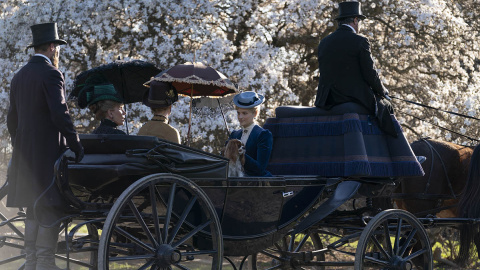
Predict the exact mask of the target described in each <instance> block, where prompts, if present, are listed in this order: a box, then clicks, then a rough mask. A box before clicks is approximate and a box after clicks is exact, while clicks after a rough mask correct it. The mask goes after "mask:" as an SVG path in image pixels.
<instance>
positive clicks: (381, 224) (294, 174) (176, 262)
mask: <svg viewBox="0 0 480 270" xmlns="http://www.w3.org/2000/svg"><path fill="white" fill-rule="evenodd" d="M339 110H340V111H334V112H333V113H335V115H332V112H329V113H326V112H324V111H322V110H319V109H316V108H288V107H283V108H279V109H277V118H271V119H268V120H267V122H266V124H265V126H264V127H265V128H267V129H269V130H271V131H272V133H273V135H274V142H275V143H274V148H273V149H274V150H273V152H272V158H271V163H270V167H269V169H270V171H271V172H272V173H273V174H274V175H275V177H267V178H258V177H237V178H232V177H227V171H228V160H227V159H225V158H223V157H221V156H217V155H213V154H210V153H205V152H202V151H199V150H196V149H192V148H189V147H186V146H182V145H177V144H173V143H169V142H166V141H162V140H159V139H157V138H154V137H143V136H127V135H82V136H81V140H82V144H83V145H84V147H85V157H84V159H83V160H82V162H81V163H73V162H71V161H69V160H68V158H67V156H68V155H67V154H65V155H63V156H62V157H61V158H60V159H59V160H58V162H57V164H56V166H55V170H56V173H55V174H56V177H55V179H54V184H53V185H52V187H55V188H57V187H58V190H59V191H60V192H61V193H62V197H63V199H64V200H65V205H66V206H68V207H67V211H64V213H65V216H63V217H62V218H61V219H60V220H58V221H62V222H64V224H65V226H64V235H65V238H64V240H62V241H60V243H59V247H58V253H59V254H58V255H57V256H58V258H59V259H63V260H64V261H65V262H67V266H69V267H74V266H77V265H78V266H80V267H83V268H79V269H85V268H88V269H220V268H221V267H222V265H223V264H224V262H225V261H228V262H231V266H232V267H233V268H234V269H237V266H238V267H239V268H240V269H246V268H249V269H264V268H268V269H329V267H347V268H352V267H354V268H355V269H368V268H380V269H433V261H432V250H431V246H430V241H429V238H428V235H427V233H426V230H425V228H426V227H428V226H435V225H437V224H439V223H442V221H439V219H435V218H422V219H418V218H416V217H415V216H414V215H412V214H411V213H409V212H406V211H403V210H385V211H381V210H379V209H376V208H374V207H373V206H372V200H371V198H374V197H388V196H390V195H391V194H392V192H393V190H394V189H395V188H396V186H397V184H398V181H399V178H400V177H403V176H418V175H421V174H422V168H421V166H420V164H419V163H418V161H417V160H416V158H415V156H414V155H413V152H412V151H411V149H410V146H409V145H408V143H407V142H406V140H405V138H404V137H403V135H400V136H399V137H398V138H393V137H389V136H385V135H383V134H382V132H381V131H380V130H379V129H378V126H377V124H376V122H375V119H372V118H370V117H369V116H368V115H366V114H361V113H360V114H358V110H360V109H359V108H351V107H350V108H343V109H342V108H340V109H339ZM353 111H355V113H354V112H353ZM398 128H399V126H398ZM305 153H308V154H307V155H306V154H305ZM5 195H6V186H4V187H3V188H2V189H0V196H1V197H2V198H3V197H5ZM352 198H357V199H361V200H362V201H363V202H364V203H363V204H362V205H361V206H359V207H354V209H348V210H341V209H340V206H341V205H342V204H344V203H345V202H346V201H348V200H350V199H352ZM20 210H22V209H20ZM0 218H1V219H2V220H3V222H2V223H1V224H0V226H2V227H3V228H7V229H8V230H7V231H8V232H7V233H3V234H2V236H1V237H0V246H2V248H0V253H1V252H2V249H5V248H9V249H16V250H17V252H16V253H15V252H14V253H12V254H11V256H8V257H7V258H5V259H3V260H2V261H0V265H8V264H9V263H12V262H15V261H19V262H23V257H24V255H22V248H23V233H22V225H23V224H22V223H23V222H22V221H23V219H24V218H25V215H24V212H22V211H19V213H18V214H16V215H14V217H13V218H10V217H7V216H6V215H4V214H2V215H0ZM443 221H444V222H443V223H444V224H447V223H448V224H451V223H457V222H459V221H458V220H457V219H456V220H451V219H448V220H447V219H445V220H443ZM40 222H41V220H40ZM470 222H471V220H470ZM46 225H48V224H46ZM322 235H326V236H328V239H330V240H331V242H329V243H325V242H324V240H325V237H321V236H322ZM352 243H354V244H353V245H351V244H352ZM355 246H356V247H355ZM332 253H338V254H342V255H344V256H343V257H342V258H345V259H342V260H338V259H337V260H329V259H328V258H329V257H328V256H329V255H330V254H332ZM232 257H238V258H240V260H239V263H238V265H237V266H236V265H235V264H234V263H233V260H232V259H231V258H232ZM247 261H248V264H247ZM265 263H266V266H265ZM20 265H21V264H20Z"/></svg>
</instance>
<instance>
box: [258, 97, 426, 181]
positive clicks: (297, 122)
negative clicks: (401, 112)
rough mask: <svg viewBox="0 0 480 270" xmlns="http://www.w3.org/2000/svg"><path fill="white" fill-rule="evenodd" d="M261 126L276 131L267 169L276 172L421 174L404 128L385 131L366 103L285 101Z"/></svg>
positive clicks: (346, 175)
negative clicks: (288, 103) (297, 103)
mask: <svg viewBox="0 0 480 270" xmlns="http://www.w3.org/2000/svg"><path fill="white" fill-rule="evenodd" d="M275 113H276V117H275V118H268V119H267V121H266V122H265V124H264V126H263V128H265V129H268V130H270V132H272V135H273V148H272V153H271V156H270V161H269V165H268V167H267V170H268V171H270V172H271V173H272V174H273V175H316V176H321V177H370V178H397V177H406V176H422V175H423V169H422V167H421V165H420V164H419V162H418V161H417V159H416V157H415V155H414V154H413V151H412V149H411V148H410V145H409V144H408V141H407V140H406V138H405V137H404V135H403V133H402V129H401V127H400V125H399V123H398V122H397V120H396V118H395V116H394V115H393V114H392V115H391V117H392V120H393V122H394V125H395V128H396V129H397V133H398V137H397V138H394V137H393V136H390V135H387V134H386V133H384V132H383V131H382V130H381V129H380V128H379V124H378V120H377V118H376V117H374V116H373V115H371V113H370V112H368V110H367V109H366V108H364V107H363V106H362V105H360V104H357V103H351V102H349V103H343V104H339V105H337V106H334V107H333V108H331V109H330V110H324V109H320V108H316V107H305V106H281V107H278V108H276V110H275Z"/></svg>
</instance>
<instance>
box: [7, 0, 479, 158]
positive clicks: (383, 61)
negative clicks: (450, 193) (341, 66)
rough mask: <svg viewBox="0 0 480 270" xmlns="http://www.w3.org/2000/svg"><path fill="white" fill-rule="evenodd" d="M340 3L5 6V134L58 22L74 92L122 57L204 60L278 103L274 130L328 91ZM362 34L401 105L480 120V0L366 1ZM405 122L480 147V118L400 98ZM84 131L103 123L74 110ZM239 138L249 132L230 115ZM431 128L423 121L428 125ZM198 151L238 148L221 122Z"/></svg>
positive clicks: (33, 1) (199, 121)
mask: <svg viewBox="0 0 480 270" xmlns="http://www.w3.org/2000/svg"><path fill="white" fill-rule="evenodd" d="M338 2H340V1H329V0H263V1H262V0H230V1H220V0H196V1H174V0H162V1H160V0H121V1H118V0H105V1H94V0H84V1H73V0H67V1H57V0H28V1H27V0H3V1H2V2H1V3H0V48H3V50H2V51H1V52H0V70H2V73H1V74H0V84H1V85H2V87H1V88H0V102H1V104H2V106H1V107H0V110H1V116H0V133H1V134H3V136H2V138H1V146H2V147H3V148H5V147H7V146H8V145H9V138H8V132H7V131H6V126H5V115H6V112H7V110H8V91H9V87H10V81H11V79H12V77H13V74H14V73H15V72H16V71H17V70H18V69H19V68H20V67H21V66H23V65H24V64H25V63H26V62H27V61H28V59H29V57H30V56H31V54H32V53H33V52H32V51H25V48H26V47H27V46H28V44H30V43H31V32H30V28H29V26H30V25H32V24H36V23H44V22H51V21H55V22H57V23H58V26H59V32H60V35H61V37H62V38H64V39H66V40H67V41H68V45H67V46H63V48H62V51H61V63H60V69H61V70H62V71H63V72H65V76H66V81H67V94H68V93H69V92H70V91H71V90H72V83H73V80H74V78H75V76H76V75H77V74H79V73H80V72H82V71H84V70H87V69H89V68H92V67H96V66H98V65H101V64H105V63H109V62H111V61H113V60H115V59H117V58H118V57H119V58H121V59H125V60H129V59H140V60H145V61H149V62H152V63H154V64H155V65H157V66H158V67H159V68H160V69H166V68H168V67H170V66H173V65H176V64H181V63H184V62H187V61H190V62H192V61H194V60H195V61H198V62H203V63H204V64H206V65H209V66H212V67H213V68H216V69H217V70H219V71H220V72H222V73H224V74H225V75H226V76H228V77H229V78H230V79H231V80H232V81H234V82H236V83H237V84H238V86H239V89H240V91H247V90H254V91H257V92H259V93H261V94H264V95H265V96H266V99H267V102H266V104H265V106H263V108H262V111H261V117H260V119H259V122H260V124H263V123H264V121H265V119H266V118H267V117H273V116H274V109H275V108H276V107H277V106H281V105H299V104H301V105H310V106H312V105H313V101H314V100H315V94H316V88H317V83H318V75H319V74H318V63H317V56H316V48H317V45H318V43H319V42H320V40H321V39H322V38H323V37H325V36H326V35H328V34H329V33H331V32H333V31H334V30H335V29H336V25H335V22H334V20H333V18H334V17H335V16H336V12H337V7H336V6H337V3H338ZM361 2H362V3H363V13H364V14H365V15H366V16H367V17H368V19H367V20H365V21H364V23H363V25H362V29H361V33H362V34H363V35H365V36H367V37H368V38H369V39H370V41H371V43H372V46H373V47H372V53H373V56H374V58H375V59H376V65H377V68H378V69H379V71H380V73H381V76H382V78H383V79H384V83H385V85H386V86H387V88H388V89H389V90H390V94H391V95H392V96H395V97H398V98H402V99H407V100H413V101H416V102H419V103H422V104H426V105H429V106H432V107H438V108H441V109H442V110H447V111H455V112H458V113H461V114H466V115H470V116H473V117H476V116H478V112H477V110H478V105H479V102H480V100H479V94H478V90H477V89H478V87H479V86H480V79H479V78H480V77H479V63H480V62H479V52H480V49H479V46H478V43H477V42H476V40H478V38H479V27H478V26H479V25H478V16H479V14H480V6H479V5H478V3H477V1H476V0H460V1H453V0H404V1H393V0H377V1H361ZM394 105H395V107H396V111H397V113H396V114H397V118H398V119H399V120H400V122H401V123H402V125H403V127H404V129H405V131H406V134H407V136H408V138H409V139H410V140H415V139H417V137H418V136H430V137H434V138H440V139H444V140H448V141H454V142H458V143H461V142H467V141H468V140H467V139H465V138H464V137H460V136H458V135H456V134H455V133H452V132H450V131H447V130H443V129H440V128H438V127H436V126H432V125H431V124H429V123H434V124H436V125H439V126H442V127H446V128H448V129H449V130H451V131H455V132H458V133H464V134H465V135H468V136H470V137H472V138H477V137H478V126H479V125H478V123H477V122H476V121H475V120H469V119H464V118H462V117H459V116H452V115H450V114H446V113H443V112H439V111H436V110H431V109H424V108H422V107H419V106H415V105H411V104H409V103H405V102H403V101H401V100H399V99H394ZM188 106H189V98H188V97H183V98H180V100H179V101H178V102H177V103H176V105H175V107H174V110H173V115H172V116H171V124H172V125H173V126H175V127H177V128H178V129H179V130H180V133H181V135H182V137H183V138H182V140H183V141H185V139H186V138H185V137H186V134H187V129H188V112H189V107H188ZM70 107H71V108H72V110H71V111H72V115H73V117H74V119H75V125H76V126H77V128H78V130H79V131H81V132H85V133H88V132H90V131H91V130H92V128H93V127H94V126H95V125H97V124H98V123H96V122H95V121H92V116H91V114H90V113H89V112H88V111H87V110H80V109H77V108H76V106H75V104H73V103H71V104H70ZM128 112H129V123H128V125H129V130H130V133H131V134H136V131H137V130H138V128H139V127H140V126H141V125H142V124H143V123H144V122H145V121H146V120H147V118H149V117H151V114H150V112H149V110H148V108H146V107H145V106H144V105H142V104H140V103H136V104H132V105H131V106H129V108H128ZM226 117H227V120H228V122H229V126H230V129H232V128H236V125H237V124H238V122H237V120H236V117H235V113H234V112H233V111H228V112H226ZM415 117H418V118H421V119H425V120H426V121H421V120H418V119H417V118H415ZM192 123H193V124H192V134H193V144H192V146H194V147H198V148H202V149H204V150H206V151H211V152H214V153H218V151H219V148H220V147H221V146H223V143H224V141H225V139H226V134H227V133H226V130H225V125H224V123H223V120H222V118H221V115H220V113H218V112H217V113H215V114H211V115H204V114H194V116H193V121H192Z"/></svg>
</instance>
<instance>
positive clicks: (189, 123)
mask: <svg viewBox="0 0 480 270" xmlns="http://www.w3.org/2000/svg"><path fill="white" fill-rule="evenodd" d="M192 103H193V84H192V91H191V92H190V117H188V133H187V146H188V147H190V142H191V138H192V137H191V135H190V130H191V127H192Z"/></svg>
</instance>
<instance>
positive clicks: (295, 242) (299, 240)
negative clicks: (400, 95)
mask: <svg viewBox="0 0 480 270" xmlns="http://www.w3.org/2000/svg"><path fill="white" fill-rule="evenodd" d="M321 249H323V245H322V241H321V240H320V236H319V234H318V233H316V232H315V231H312V232H307V233H306V234H303V233H302V234H297V235H293V237H292V235H285V236H284V237H283V238H282V239H281V240H280V241H278V242H277V243H275V245H274V246H273V247H270V248H268V249H266V250H263V251H261V252H259V253H258V254H256V255H252V258H251V262H252V264H251V266H252V269H253V270H256V269H315V270H323V269H324V267H322V266H315V262H323V261H325V254H324V253H323V252H322V253H318V254H317V255H314V254H312V251H315V250H321Z"/></svg>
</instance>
